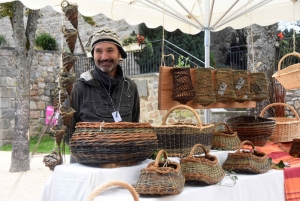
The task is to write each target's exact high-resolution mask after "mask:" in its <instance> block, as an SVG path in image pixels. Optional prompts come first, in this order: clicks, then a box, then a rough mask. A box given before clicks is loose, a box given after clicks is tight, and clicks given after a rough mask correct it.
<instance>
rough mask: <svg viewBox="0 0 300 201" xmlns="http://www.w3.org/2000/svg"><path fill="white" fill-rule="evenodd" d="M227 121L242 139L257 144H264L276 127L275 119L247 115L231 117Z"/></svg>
mask: <svg viewBox="0 0 300 201" xmlns="http://www.w3.org/2000/svg"><path fill="white" fill-rule="evenodd" d="M225 123H226V124H228V126H229V127H230V128H231V129H232V130H233V131H236V132H237V135H238V136H239V138H240V140H241V141H244V140H249V141H251V142H252V143H253V144H254V145H255V146H264V145H265V144H266V142H267V141H268V139H269V138H270V136H271V135H272V133H273V132H274V129H275V127H276V122H275V120H272V119H267V118H264V117H259V116H247V115H241V116H236V117H229V118H227V119H225Z"/></svg>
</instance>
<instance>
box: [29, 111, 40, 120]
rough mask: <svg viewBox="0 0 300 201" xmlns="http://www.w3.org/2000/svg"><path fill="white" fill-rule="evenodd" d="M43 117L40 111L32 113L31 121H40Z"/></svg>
mask: <svg viewBox="0 0 300 201" xmlns="http://www.w3.org/2000/svg"><path fill="white" fill-rule="evenodd" d="M40 117H41V113H40V111H30V118H31V119H38V118H40Z"/></svg>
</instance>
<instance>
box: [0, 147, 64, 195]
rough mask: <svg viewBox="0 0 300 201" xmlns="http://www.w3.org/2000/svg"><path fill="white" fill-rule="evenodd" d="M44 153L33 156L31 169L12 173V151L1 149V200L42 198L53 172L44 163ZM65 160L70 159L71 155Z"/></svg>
mask: <svg viewBox="0 0 300 201" xmlns="http://www.w3.org/2000/svg"><path fill="white" fill-rule="evenodd" d="M44 155H45V154H36V155H35V156H34V157H33V158H32V160H31V162H30V170H29V171H27V172H24V173H23V174H22V173H20V172H19V173H10V172H9V168H10V163H11V152H6V151H0V201H39V200H40V196H41V194H42V191H43V188H44V185H45V184H46V182H47V180H48V178H49V177H50V175H51V174H52V171H50V169H49V168H48V167H45V164H44V163H43V156H44ZM65 161H69V156H66V160H65ZM14 186H15V188H14Z"/></svg>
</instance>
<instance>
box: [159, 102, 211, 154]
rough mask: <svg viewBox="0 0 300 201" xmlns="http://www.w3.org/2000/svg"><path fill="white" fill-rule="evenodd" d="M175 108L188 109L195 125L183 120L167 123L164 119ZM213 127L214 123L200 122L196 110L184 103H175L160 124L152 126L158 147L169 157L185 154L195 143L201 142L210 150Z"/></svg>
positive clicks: (165, 118)
mask: <svg viewBox="0 0 300 201" xmlns="http://www.w3.org/2000/svg"><path fill="white" fill-rule="evenodd" d="M177 109H187V110H190V111H191V112H192V113H193V114H194V116H195V117H196V120H197V122H198V123H197V125H194V124H189V123H184V122H181V123H178V122H177V123H175V124H168V125H167V124H166V121H167V119H168V117H169V115H170V113H171V112H173V111H174V110H177ZM213 128H214V124H202V123H201V120H200V117H199V115H198V114H197V112H196V111H195V110H194V109H193V108H191V107H189V106H186V105H177V106H175V107H173V108H171V109H170V110H169V111H168V112H167V114H166V115H165V116H164V118H163V121H162V125H160V126H155V125H154V126H153V130H154V132H155V133H156V135H157V139H158V148H159V149H164V150H165V151H166V152H167V153H168V154H169V156H170V157H185V156H187V155H188V154H189V153H190V150H191V149H192V148H193V146H194V145H195V144H202V145H203V146H205V148H206V149H207V150H210V149H211V144H212V130H213ZM198 154H199V153H198Z"/></svg>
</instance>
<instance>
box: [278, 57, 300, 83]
mask: <svg viewBox="0 0 300 201" xmlns="http://www.w3.org/2000/svg"><path fill="white" fill-rule="evenodd" d="M288 56H297V57H299V58H300V54H299V53H298V52H292V53H289V54H286V55H284V56H283V57H282V58H281V59H280V61H279V62H278V71H277V72H276V73H274V74H273V75H272V77H274V78H275V79H276V80H278V82H280V84H281V85H282V86H283V87H284V88H285V89H297V88H300V63H297V64H293V65H290V66H288V67H286V68H284V69H281V64H282V61H283V60H284V59H285V58H286V57H288Z"/></svg>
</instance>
